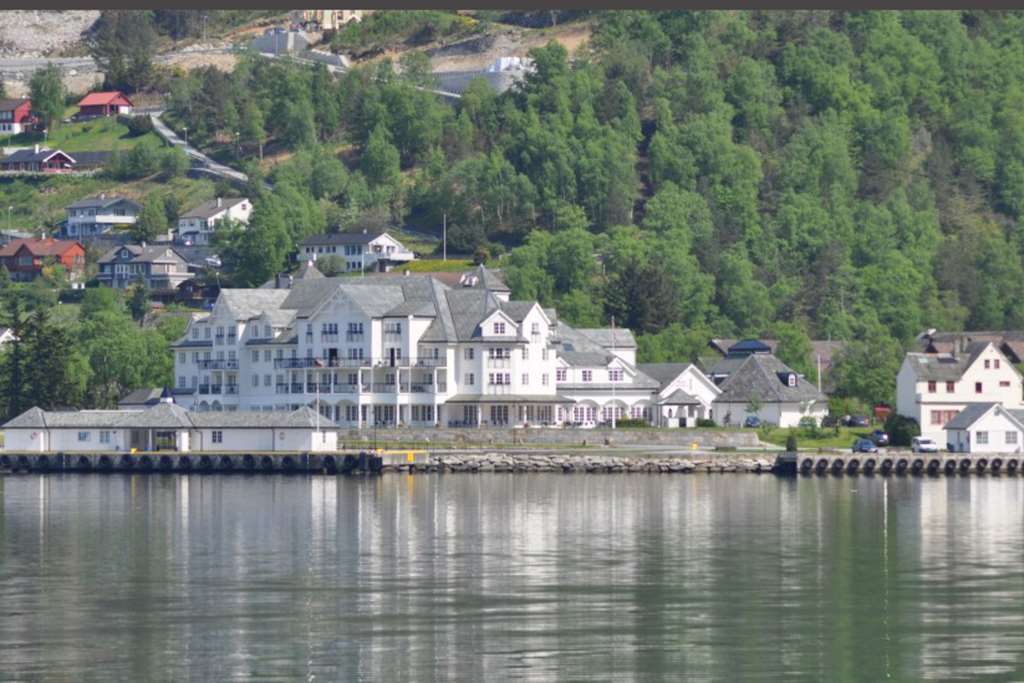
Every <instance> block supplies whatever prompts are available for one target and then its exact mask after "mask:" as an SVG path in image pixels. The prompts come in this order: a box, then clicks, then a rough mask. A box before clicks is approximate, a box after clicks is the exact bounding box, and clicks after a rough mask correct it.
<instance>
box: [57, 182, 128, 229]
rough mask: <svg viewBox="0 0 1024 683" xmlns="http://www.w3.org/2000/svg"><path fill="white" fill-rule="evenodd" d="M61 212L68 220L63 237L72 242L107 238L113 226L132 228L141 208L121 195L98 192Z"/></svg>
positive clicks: (69, 205)
mask: <svg viewBox="0 0 1024 683" xmlns="http://www.w3.org/2000/svg"><path fill="white" fill-rule="evenodd" d="M64 210H65V212H66V213H67V218H66V219H65V221H64V226H63V228H62V229H61V232H62V234H63V235H64V236H65V237H70V238H72V239H83V238H87V237H96V236H97V235H106V234H108V233H109V232H110V231H111V230H113V229H114V228H115V227H119V228H121V227H123V228H127V227H128V226H131V225H134V224H135V222H136V221H137V220H138V218H139V213H140V212H141V211H142V206H140V205H139V204H138V203H137V202H134V201H132V200H131V199H128V198H127V197H122V196H121V195H116V194H106V193H100V194H98V195H96V196H93V197H84V198H82V199H79V200H78V201H76V202H73V203H71V204H68V205H67V206H66V207H65V209H64Z"/></svg>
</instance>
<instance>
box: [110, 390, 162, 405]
mask: <svg viewBox="0 0 1024 683" xmlns="http://www.w3.org/2000/svg"><path fill="white" fill-rule="evenodd" d="M162 394H163V389H160V388H148V389H136V390H135V391H130V392H128V393H127V394H126V395H124V396H122V397H121V399H120V400H119V401H118V402H117V405H118V406H119V407H121V408H124V407H127V406H142V405H155V404H157V403H159V402H160V396H161V395H162Z"/></svg>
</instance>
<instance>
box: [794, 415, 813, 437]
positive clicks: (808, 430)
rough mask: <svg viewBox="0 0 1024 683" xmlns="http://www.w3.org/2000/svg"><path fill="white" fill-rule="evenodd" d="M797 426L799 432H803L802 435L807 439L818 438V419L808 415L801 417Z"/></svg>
mask: <svg viewBox="0 0 1024 683" xmlns="http://www.w3.org/2000/svg"><path fill="white" fill-rule="evenodd" d="M798 427H799V428H800V433H801V434H803V435H804V437H806V438H808V439H816V438H818V421H817V420H815V419H814V418H813V417H811V416H810V415H808V416H806V417H801V418H800V422H799V424H798Z"/></svg>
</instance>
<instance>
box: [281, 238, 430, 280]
mask: <svg viewBox="0 0 1024 683" xmlns="http://www.w3.org/2000/svg"><path fill="white" fill-rule="evenodd" d="M299 256H300V258H305V259H306V260H315V259H317V258H323V257H324V256H338V257H340V258H341V259H342V260H343V261H344V264H345V272H347V273H354V272H355V273H357V272H361V271H377V272H380V273H384V272H387V271H389V270H391V269H392V268H393V267H394V266H397V265H401V264H403V263H408V262H409V261H414V260H415V259H416V255H415V254H414V253H412V252H411V251H410V250H409V249H407V248H406V247H405V245H403V244H402V243H401V242H399V241H398V240H396V239H395V238H394V237H392V236H391V235H389V234H388V233H387V232H376V233H372V232H367V231H365V230H364V231H363V232H332V233H329V234H326V235H314V236H312V237H307V238H306V239H305V240H303V241H302V243H301V244H300V245H299Z"/></svg>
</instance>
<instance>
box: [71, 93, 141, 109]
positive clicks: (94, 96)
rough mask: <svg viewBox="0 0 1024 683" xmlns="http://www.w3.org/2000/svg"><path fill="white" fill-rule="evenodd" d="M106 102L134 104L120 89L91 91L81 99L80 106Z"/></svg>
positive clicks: (92, 105)
mask: <svg viewBox="0 0 1024 683" xmlns="http://www.w3.org/2000/svg"><path fill="white" fill-rule="evenodd" d="M104 104H127V105H128V106H132V102H131V100H129V99H128V98H127V97H125V96H124V93H122V92H121V91H119V90H110V91H105V92H91V93H89V94H88V95H86V96H85V97H83V98H82V99H81V101H80V102H79V103H78V106H79V107H96V106H102V105H104Z"/></svg>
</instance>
